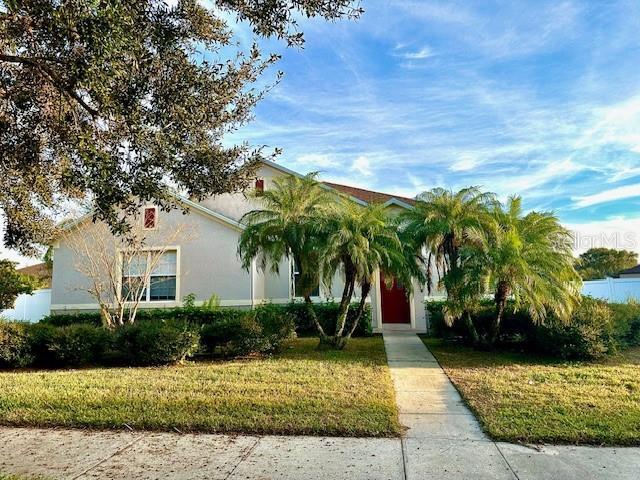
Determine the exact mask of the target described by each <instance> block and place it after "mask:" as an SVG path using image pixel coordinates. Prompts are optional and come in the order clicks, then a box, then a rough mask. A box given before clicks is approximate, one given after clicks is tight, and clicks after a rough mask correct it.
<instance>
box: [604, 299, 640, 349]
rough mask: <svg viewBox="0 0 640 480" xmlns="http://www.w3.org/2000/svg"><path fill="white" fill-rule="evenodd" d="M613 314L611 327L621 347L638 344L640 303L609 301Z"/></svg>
mask: <svg viewBox="0 0 640 480" xmlns="http://www.w3.org/2000/svg"><path fill="white" fill-rule="evenodd" d="M607 305H608V306H609V309H610V310H611V312H612V314H613V329H614V335H615V337H616V341H617V342H618V344H619V346H620V347H621V348H626V347H634V346H638V345H640V303H638V302H634V301H632V302H629V303H609V304H607Z"/></svg>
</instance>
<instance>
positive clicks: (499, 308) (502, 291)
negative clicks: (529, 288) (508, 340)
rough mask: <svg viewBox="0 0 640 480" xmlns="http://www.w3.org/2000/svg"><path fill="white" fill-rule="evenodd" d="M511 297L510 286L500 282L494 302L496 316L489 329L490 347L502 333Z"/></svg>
mask: <svg viewBox="0 0 640 480" xmlns="http://www.w3.org/2000/svg"><path fill="white" fill-rule="evenodd" d="M508 296H509V284H507V282H505V281H500V282H498V286H497V287H496V293H495V296H494V301H495V303H496V315H495V317H494V318H493V322H491V326H490V328H489V345H493V344H495V342H496V340H497V339H498V335H499V333H500V325H501V324H502V319H503V317H504V309H505V307H506V306H507V297H508Z"/></svg>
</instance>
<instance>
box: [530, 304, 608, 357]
mask: <svg viewBox="0 0 640 480" xmlns="http://www.w3.org/2000/svg"><path fill="white" fill-rule="evenodd" d="M534 341H535V343H536V347H537V348H538V349H539V350H540V351H543V352H548V353H551V354H553V355H556V356H559V357H561V358H572V359H574V358H577V359H596V358H602V357H605V356H607V355H609V354H612V353H615V351H616V341H615V338H614V327H613V314H612V312H611V310H610V309H609V308H608V307H607V305H606V303H604V302H601V301H598V300H594V299H592V298H589V297H585V298H584V299H583V300H582V302H581V304H580V306H579V307H578V308H577V309H576V311H575V312H574V314H573V316H572V318H571V321H570V322H569V323H565V322H561V321H559V320H558V319H555V318H554V319H551V320H550V321H548V322H546V323H545V324H544V325H540V326H538V328H537V329H536V330H535V335H534Z"/></svg>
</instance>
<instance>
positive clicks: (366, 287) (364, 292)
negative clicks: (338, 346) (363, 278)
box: [343, 282, 371, 348]
mask: <svg viewBox="0 0 640 480" xmlns="http://www.w3.org/2000/svg"><path fill="white" fill-rule="evenodd" d="M370 291H371V283H369V282H364V283H363V284H362V287H361V288H360V295H361V297H360V303H358V309H357V310H356V314H355V318H354V320H353V325H351V328H350V329H349V332H348V333H347V335H346V337H345V341H344V344H345V345H346V344H347V340H349V339H350V338H351V335H353V332H355V331H356V328H358V324H359V323H360V319H361V318H362V314H363V313H364V307H365V305H366V303H367V302H366V300H367V297H368V296H369V292H370ZM343 348H344V345H343Z"/></svg>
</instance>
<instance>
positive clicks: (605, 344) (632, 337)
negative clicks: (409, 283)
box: [426, 297, 640, 359]
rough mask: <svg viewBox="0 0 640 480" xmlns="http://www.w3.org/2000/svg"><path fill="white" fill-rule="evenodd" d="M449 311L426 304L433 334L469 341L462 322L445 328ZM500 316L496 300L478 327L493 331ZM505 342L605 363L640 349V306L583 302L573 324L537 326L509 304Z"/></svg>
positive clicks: (477, 317)
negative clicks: (606, 358) (630, 349)
mask: <svg viewBox="0 0 640 480" xmlns="http://www.w3.org/2000/svg"><path fill="white" fill-rule="evenodd" d="M443 307H444V302H427V304H426V308H427V311H428V313H429V325H430V332H429V333H430V335H432V336H435V337H451V336H460V337H463V338H467V337H468V335H467V332H466V328H465V327H464V325H463V323H462V322H456V323H455V324H454V325H453V326H451V327H449V326H447V325H445V322H444V316H443V313H442V310H443ZM494 315H495V306H494V304H493V303H492V302H490V301H487V302H483V303H482V304H481V306H480V308H479V309H478V311H477V312H475V313H474V315H473V321H474V325H475V326H476V328H477V330H478V332H479V333H480V334H481V335H483V334H485V333H486V332H487V327H488V325H489V324H490V322H491V319H492V318H494ZM500 342H501V343H502V344H510V345H513V344H516V345H517V346H518V347H519V348H523V349H526V350H529V351H535V352H540V353H545V354H549V355H553V356H557V357H561V358H575V359H594V358H601V357H604V356H607V355H610V354H612V353H615V352H616V351H618V350H622V349H625V348H628V347H631V346H637V345H640V304H638V303H625V304H621V303H606V302H604V301H601V300H596V299H593V298H590V297H583V299H582V302H581V304H580V306H579V307H578V308H577V309H576V310H575V312H574V313H573V316H572V318H571V320H570V321H569V322H568V323H565V322H561V321H559V320H558V319H556V318H553V317H551V318H549V319H547V321H546V322H545V323H544V324H543V325H534V323H533V322H532V321H531V318H530V316H529V315H528V314H527V313H526V312H524V311H517V310H515V309H514V307H513V304H509V305H508V306H507V310H506V313H505V317H504V320H503V323H502V325H501V327H500Z"/></svg>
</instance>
